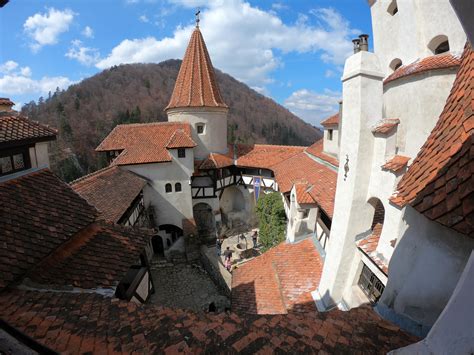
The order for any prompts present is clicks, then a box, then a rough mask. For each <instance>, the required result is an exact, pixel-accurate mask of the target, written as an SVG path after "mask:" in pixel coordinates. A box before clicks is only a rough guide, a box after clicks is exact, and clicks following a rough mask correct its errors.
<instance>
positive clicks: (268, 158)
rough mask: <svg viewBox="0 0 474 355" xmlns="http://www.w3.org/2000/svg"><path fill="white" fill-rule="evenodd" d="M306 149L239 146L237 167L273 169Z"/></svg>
mask: <svg viewBox="0 0 474 355" xmlns="http://www.w3.org/2000/svg"><path fill="white" fill-rule="evenodd" d="M304 150H305V147H295V146H287V145H269V144H255V145H252V146H246V145H243V144H240V145H238V146H237V155H238V159H237V166H240V167H249V168H264V169H271V168H272V167H273V166H275V165H276V164H279V163H281V162H282V161H285V160H287V159H289V158H291V157H292V156H294V155H296V154H298V153H301V152H303V151H304Z"/></svg>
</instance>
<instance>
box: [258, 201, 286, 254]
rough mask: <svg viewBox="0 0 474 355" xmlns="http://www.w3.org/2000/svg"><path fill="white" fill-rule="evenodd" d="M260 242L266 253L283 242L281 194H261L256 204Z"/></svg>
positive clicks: (284, 228) (283, 224)
mask: <svg viewBox="0 0 474 355" xmlns="http://www.w3.org/2000/svg"><path fill="white" fill-rule="evenodd" d="M256 211H257V216H258V218H259V228H260V242H261V243H262V245H263V250H264V251H266V250H268V249H270V248H272V247H274V246H276V245H278V244H279V243H281V242H282V241H284V240H285V232H286V215H285V208H284V207H283V201H282V199H281V194H280V193H278V192H272V193H269V194H263V193H262V194H261V195H260V198H259V200H258V202H257V209H256Z"/></svg>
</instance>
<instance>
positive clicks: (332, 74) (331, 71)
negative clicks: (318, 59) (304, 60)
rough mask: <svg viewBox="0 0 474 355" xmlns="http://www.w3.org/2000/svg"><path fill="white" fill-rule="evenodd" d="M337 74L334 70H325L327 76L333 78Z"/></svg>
mask: <svg viewBox="0 0 474 355" xmlns="http://www.w3.org/2000/svg"><path fill="white" fill-rule="evenodd" d="M335 76H336V73H335V72H334V70H331V69H328V70H326V71H325V72H324V77H325V78H333V77H335Z"/></svg>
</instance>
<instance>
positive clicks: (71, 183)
mask: <svg viewBox="0 0 474 355" xmlns="http://www.w3.org/2000/svg"><path fill="white" fill-rule="evenodd" d="M113 168H118V166H117V165H108V166H106V167H105V168H102V169H99V170H96V171H93V172H92V173H89V174H86V175H84V176H81V177H79V178H77V179H76V180H73V181H71V182H70V183H69V185H71V186H72V185H75V184H77V183H79V182H82V181H83V180H86V179H88V178H90V177H93V176H97V175H100V174H102V173H105V172H107V171H108V170H111V169H113Z"/></svg>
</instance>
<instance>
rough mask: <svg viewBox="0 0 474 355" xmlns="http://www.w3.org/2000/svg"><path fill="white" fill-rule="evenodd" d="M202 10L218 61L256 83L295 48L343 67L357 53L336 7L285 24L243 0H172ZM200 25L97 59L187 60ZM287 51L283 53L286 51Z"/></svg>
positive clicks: (127, 43) (133, 42) (106, 63)
mask: <svg viewBox="0 0 474 355" xmlns="http://www.w3.org/2000/svg"><path fill="white" fill-rule="evenodd" d="M170 1H171V2H172V3H174V4H178V5H181V6H185V7H190V8H196V7H198V6H205V8H204V9H203V10H202V13H201V31H202V32H203V35H204V37H205V39H206V44H207V46H208V49H209V52H210V54H211V57H212V61H213V64H214V65H215V66H216V67H217V68H219V69H221V70H223V71H225V72H227V73H229V74H231V75H233V76H234V77H236V78H237V79H239V80H241V81H243V82H245V83H247V84H248V85H250V86H252V87H263V86H265V85H266V84H268V83H269V82H271V81H272V78H271V75H272V72H273V71H274V70H275V69H277V68H278V67H280V66H281V65H283V61H284V58H283V55H284V54H286V53H290V52H297V53H307V52H313V53H317V54H318V55H319V56H320V57H321V58H322V59H323V60H324V61H326V62H328V63H330V64H334V65H341V64H342V63H344V61H345V58H346V57H347V56H348V55H349V54H350V53H351V50H352V43H351V41H350V39H351V38H350V36H351V35H352V32H353V31H354V30H353V29H351V27H350V25H349V23H348V21H347V20H345V19H344V18H343V17H342V16H341V15H340V14H339V13H338V12H336V11H335V10H333V9H318V10H314V11H312V12H311V15H312V16H311V17H304V16H300V18H299V21H298V22H297V23H295V24H284V23H283V22H282V20H281V19H280V18H279V17H278V16H277V15H275V14H274V13H271V12H265V11H263V10H261V9H258V8H256V7H252V6H251V5H250V4H249V3H247V2H244V1H243V0H234V1H221V0H210V1H201V0H170ZM193 29H194V25H193V24H190V25H188V26H186V27H177V28H176V29H175V31H174V33H173V35H172V36H171V37H165V38H162V39H156V38H154V37H147V38H136V39H126V40H123V41H122V42H121V43H119V44H118V45H117V46H116V47H115V48H113V49H112V51H111V53H109V55H108V56H106V57H105V58H104V59H102V60H101V61H99V62H98V63H97V65H96V66H97V67H98V68H100V69H104V68H108V67H110V66H112V65H118V64H121V63H136V62H160V61H163V60H165V59H169V58H182V57H183V54H184V51H185V48H186V45H187V43H188V41H189V37H190V35H191V32H192V30H193ZM282 53H283V54H282Z"/></svg>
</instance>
